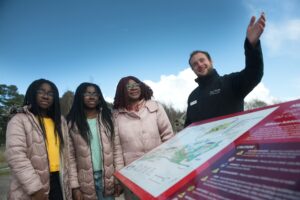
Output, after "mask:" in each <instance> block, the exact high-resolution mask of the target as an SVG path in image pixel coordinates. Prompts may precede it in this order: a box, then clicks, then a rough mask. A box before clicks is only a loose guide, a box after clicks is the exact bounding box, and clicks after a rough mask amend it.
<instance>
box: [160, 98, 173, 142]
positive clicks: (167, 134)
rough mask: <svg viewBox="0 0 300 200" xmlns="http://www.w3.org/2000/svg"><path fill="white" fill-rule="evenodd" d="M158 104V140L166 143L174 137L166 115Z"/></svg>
mask: <svg viewBox="0 0 300 200" xmlns="http://www.w3.org/2000/svg"><path fill="white" fill-rule="evenodd" d="M157 104H158V110H157V125H158V129H159V133H160V138H161V141H162V142H165V141H167V140H168V139H170V138H171V137H173V136H174V133H173V129H172V125H171V123H170V120H169V118H168V115H167V113H166V111H165V110H164V108H163V107H162V105H161V104H159V103H157Z"/></svg>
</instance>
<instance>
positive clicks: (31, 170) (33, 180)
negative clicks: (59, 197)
mask: <svg viewBox="0 0 300 200" xmlns="http://www.w3.org/2000/svg"><path fill="white" fill-rule="evenodd" d="M23 111H24V113H18V114H16V115H15V116H14V117H13V118H12V119H11V120H10V121H9V123H8V125H7V131H6V150H5V157H6V160H7V162H8V165H9V167H10V169H11V176H12V178H11V182H10V189H9V193H8V199H16V200H27V199H31V198H30V195H32V194H33V193H35V192H37V191H39V190H40V189H42V188H43V189H44V190H45V191H46V193H47V194H49V189H50V186H49V184H50V183H49V182H50V180H49V177H50V172H49V163H48V154H47V148H46V144H45V140H44V137H43V135H42V129H41V127H40V125H39V123H38V121H37V119H36V118H35V116H34V115H33V114H32V113H31V112H29V111H28V110H27V108H26V107H24V110H23ZM62 131H63V137H64V148H63V150H62V152H61V155H60V179H61V185H62V186H63V187H62V191H63V195H64V199H70V200H71V199H72V192H71V188H70V187H69V185H70V184H69V169H68V167H69V141H68V133H67V131H68V127H67V124H66V121H65V120H64V119H62Z"/></svg>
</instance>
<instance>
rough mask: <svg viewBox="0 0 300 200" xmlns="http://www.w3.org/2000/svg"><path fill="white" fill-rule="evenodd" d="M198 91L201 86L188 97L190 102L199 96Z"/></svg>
mask: <svg viewBox="0 0 300 200" xmlns="http://www.w3.org/2000/svg"><path fill="white" fill-rule="evenodd" d="M198 91H199V86H197V87H196V88H195V89H194V90H193V91H192V92H191V93H190V95H189V97H188V101H190V100H192V99H193V98H194V97H195V96H196V95H197V94H198Z"/></svg>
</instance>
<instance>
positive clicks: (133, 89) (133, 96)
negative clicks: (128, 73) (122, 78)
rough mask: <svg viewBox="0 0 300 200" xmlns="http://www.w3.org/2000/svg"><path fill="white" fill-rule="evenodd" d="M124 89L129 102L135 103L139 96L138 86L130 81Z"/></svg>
mask: <svg viewBox="0 0 300 200" xmlns="http://www.w3.org/2000/svg"><path fill="white" fill-rule="evenodd" d="M126 89H127V93H128V97H129V99H130V101H137V100H139V98H140V96H141V87H140V84H139V83H137V82H135V81H134V80H132V79H130V80H129V81H128V83H127V84H126Z"/></svg>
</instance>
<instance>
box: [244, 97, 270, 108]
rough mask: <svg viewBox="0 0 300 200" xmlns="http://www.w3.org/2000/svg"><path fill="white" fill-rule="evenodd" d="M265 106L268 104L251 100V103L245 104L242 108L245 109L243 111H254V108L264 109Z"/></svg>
mask: <svg viewBox="0 0 300 200" xmlns="http://www.w3.org/2000/svg"><path fill="white" fill-rule="evenodd" d="M267 105H268V104H267V103H266V102H264V101H262V100H259V99H253V100H252V101H249V102H245V104H244V107H245V110H251V109H255V108H260V107H265V106H267Z"/></svg>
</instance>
